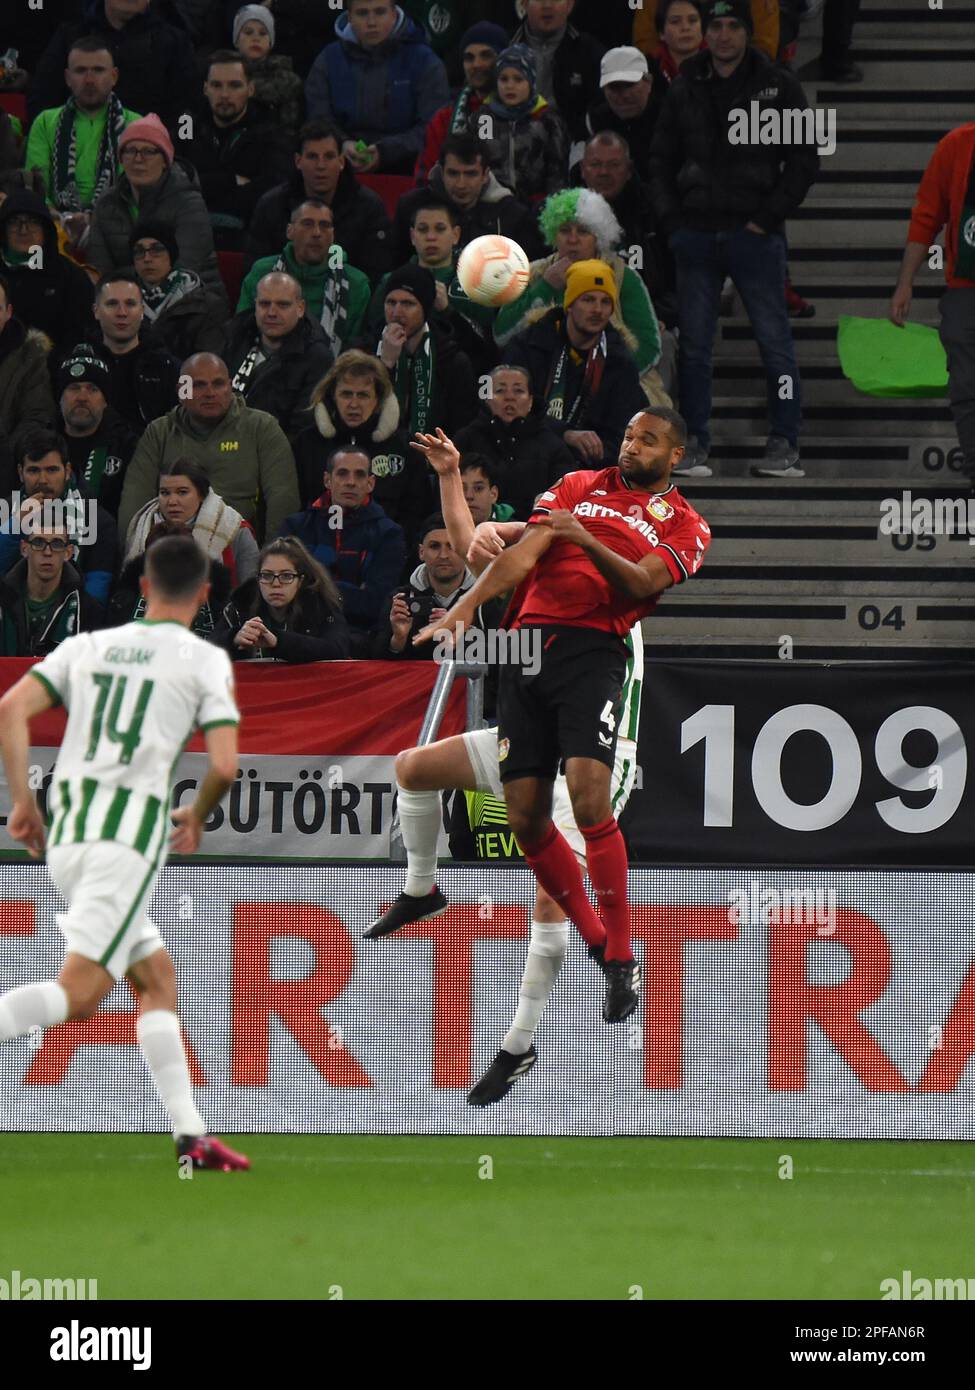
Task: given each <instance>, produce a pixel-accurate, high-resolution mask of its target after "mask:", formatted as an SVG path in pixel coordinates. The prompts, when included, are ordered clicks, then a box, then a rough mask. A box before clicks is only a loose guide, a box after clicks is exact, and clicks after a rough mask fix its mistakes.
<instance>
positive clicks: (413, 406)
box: [376, 332, 436, 434]
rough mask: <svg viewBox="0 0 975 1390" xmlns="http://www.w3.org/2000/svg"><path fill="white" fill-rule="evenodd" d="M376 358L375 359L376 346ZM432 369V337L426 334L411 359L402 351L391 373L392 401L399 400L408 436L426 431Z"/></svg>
mask: <svg viewBox="0 0 975 1390" xmlns="http://www.w3.org/2000/svg"><path fill="white" fill-rule="evenodd" d="M380 346H381V345H380ZM376 356H377V357H378V356H379V348H378V347H377V348H376ZM435 368H436V357H435V354H434V350H433V337H432V336H431V334H430V333H429V332H427V334H426V335H425V337H424V339H423V342H422V343H421V344H420V346H419V347H418V348H417V350H416V352H415V353H414V354H413V356H412V357H411V356H410V354H409V353H408V352H407V351H406V349H405V348H404V349H403V351H402V352H401V353H400V355H399V361H398V362H397V363H396V371H395V372H394V374H393V386H394V387H395V388H396V399H397V400H398V401H399V408H400V413H401V416H402V419H403V420H408V421H409V433H410V434H416V433H417V432H419V433H420V434H426V433H428V431H429V429H430V415H431V408H432V406H433V374H434V370H435Z"/></svg>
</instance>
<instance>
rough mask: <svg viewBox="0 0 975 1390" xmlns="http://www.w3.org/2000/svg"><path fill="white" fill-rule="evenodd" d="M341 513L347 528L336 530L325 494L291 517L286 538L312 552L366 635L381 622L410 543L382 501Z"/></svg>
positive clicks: (286, 523)
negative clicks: (367, 630)
mask: <svg viewBox="0 0 975 1390" xmlns="http://www.w3.org/2000/svg"><path fill="white" fill-rule="evenodd" d="M339 511H340V512H341V517H340V520H341V525H335V524H334V522H335V520H336V517H335V514H334V513H333V512H332V503H331V494H330V493H328V492H326V493H323V494H322V496H321V497H320V498H319V499H318V501H317V502H315V503H313V504H312V506H310V507H308V508H306V509H305V511H303V512H295V513H294V514H293V515H292V516H288V517H285V519H284V522H283V524H282V526H281V535H282V536H297V538H298V540H300V541H301V542H302V543H303V544H304V545H306V546H307V547H308V549H309V550H310V551H311V553H312V554H313V555H314V557H315V559H316V560H317V561H318V563H319V564H320V565H323V566H324V568H325V569H327V570H328V572H329V573H330V574H331V576H332V578H333V579H334V580H335V582H336V584H337V585H338V587H339V593H340V594H341V595H342V607H343V609H344V611H345V616H346V619H347V621H348V622H349V623H350V624H351V625H352V626H353V627H355V628H359V629H360V630H362V629H369V628H372V627H373V626H374V625H375V623H376V622H377V621H378V620H379V617H380V614H381V611H382V609H381V604H382V601H383V598H384V596H385V595H386V594H387V593H388V592H389V590H390V589H391V588H392V586H393V585H394V584H395V583H396V581H397V579H398V578H399V575H400V572H401V570H402V568H403V561H404V560H405V558H406V541H405V538H404V536H403V530H402V527H400V526H397V525H396V522H395V521H393V520H391V518H390V517H388V516H387V515H386V513H385V512H384V511H383V509H382V507H381V506H380V505H379V503H378V502H366V503H365V505H364V506H362V507H342V508H339ZM387 611H388V610H387Z"/></svg>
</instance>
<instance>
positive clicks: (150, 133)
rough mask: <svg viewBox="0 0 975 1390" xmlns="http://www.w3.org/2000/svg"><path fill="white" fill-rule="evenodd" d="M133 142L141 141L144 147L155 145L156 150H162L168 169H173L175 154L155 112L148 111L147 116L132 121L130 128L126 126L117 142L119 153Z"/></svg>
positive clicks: (167, 134)
mask: <svg viewBox="0 0 975 1390" xmlns="http://www.w3.org/2000/svg"><path fill="white" fill-rule="evenodd" d="M133 140H141V141H143V143H144V144H146V145H155V147H156V149H157V150H162V152H163V154H164V155H165V157H166V163H167V164H168V165H169V167H170V168H172V167H173V156H174V154H175V151H174V150H173V142H172V140H170V138H169V132H168V131H167V130H166V127H165V126H164V125H163V123H162V121H161V120H160V119H159V117H158V116H157V115H156V113H155V111H150V112H149V114H148V116H142V117H140V119H139V120H137V121H133V122H132V124H131V125H130V126H126V128H125V130H124V132H123V134H122V138H121V139H120V140H119V142H118V147H119V151H122V150H124V149H125V147H126V145H129V144H131V143H132V141H133Z"/></svg>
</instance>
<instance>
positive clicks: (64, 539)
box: [0, 527, 105, 657]
mask: <svg viewBox="0 0 975 1390" xmlns="http://www.w3.org/2000/svg"><path fill="white" fill-rule="evenodd" d="M20 554H21V557H22V558H21V559H20V560H19V561H18V562H17V563H16V564H15V565H14V567H13V568H12V569H11V570H9V571H8V572H7V574H6V575H5V576H4V578H3V579H0V655H2V656H33V657H38V656H47V654H48V652H53V651H54V649H55V647H57V646H60V644H61V643H62V642H63V641H64V639H65V638H66V637H74V636H75V634H76V633H79V632H91V631H93V630H94V629H95V628H99V627H102V626H103V624H104V621H105V610H104V609H103V607H102V605H101V604H100V603H98V602H97V600H95V599H93V598H92V597H91V595H90V594H87V593H86V592H85V591H84V589H83V588H82V585H81V575H80V574H79V572H78V570H77V569H76V568H75V566H74V565H73V564H72V563H71V562H72V560H73V559H74V555H75V547H74V544H73V540H72V535H71V533H70V532H69V531H68V530H67V529H62V528H55V527H43V528H42V529H38V530H36V531H34V532H32V534H31V535H29V536H25V537H23V538H22V539H21V541H20Z"/></svg>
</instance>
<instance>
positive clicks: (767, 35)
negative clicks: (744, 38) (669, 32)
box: [632, 0, 779, 63]
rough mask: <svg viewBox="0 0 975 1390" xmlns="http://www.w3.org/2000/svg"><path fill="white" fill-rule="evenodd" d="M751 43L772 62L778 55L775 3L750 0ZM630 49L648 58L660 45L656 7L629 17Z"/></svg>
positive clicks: (777, 2) (777, 3)
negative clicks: (637, 49)
mask: <svg viewBox="0 0 975 1390" xmlns="http://www.w3.org/2000/svg"><path fill="white" fill-rule="evenodd" d="M751 11H752V26H753V28H754V30H755V32H754V34H753V36H752V40H751V42H752V44H753V46H754V47H755V48H760V49H761V50H762V52H763V53H764V54H765V55H766V57H768V58H771V59H772V62H773V63H774V62H775V60H776V58H777V57H778V56H779V0H751ZM632 42H633V46H634V47H635V48H639V49H640V50H641V52H643V53H645V54H646V55H647V57H648V58H652V57H653V55H654V53H655V52H656V51H657V44H658V43H659V42H660V38H659V35H658V34H657V12H656V8H655V7H652V6H650V5H646V6H645V7H644V8H643V9H642V10H637V12H636V14H635V15H634V17H633V39H632Z"/></svg>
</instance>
